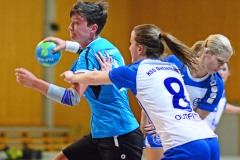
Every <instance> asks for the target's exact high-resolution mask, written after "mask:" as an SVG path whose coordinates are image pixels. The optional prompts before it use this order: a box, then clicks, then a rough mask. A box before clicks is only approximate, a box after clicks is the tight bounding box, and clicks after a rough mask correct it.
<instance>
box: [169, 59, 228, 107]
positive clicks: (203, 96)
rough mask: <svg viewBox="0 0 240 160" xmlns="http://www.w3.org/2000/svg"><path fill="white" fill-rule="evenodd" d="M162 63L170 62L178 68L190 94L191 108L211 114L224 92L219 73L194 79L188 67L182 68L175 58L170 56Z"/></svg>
mask: <svg viewBox="0 0 240 160" xmlns="http://www.w3.org/2000/svg"><path fill="white" fill-rule="evenodd" d="M164 61H166V62H171V63H173V64H175V65H177V67H178V68H179V71H180V72H181V74H182V76H183V80H184V83H185V85H186V88H187V90H188V92H189V94H190V100H191V103H192V105H193V108H194V109H195V108H200V109H202V110H205V111H208V112H213V111H214V109H215V108H216V107H217V105H218V102H219V101H220V98H221V97H222V93H223V90H224V83H223V81H222V78H221V76H220V75H219V73H214V74H207V75H206V76H204V77H202V78H195V77H193V76H192V75H191V73H190V71H189V69H188V67H187V66H184V65H183V63H182V62H181V61H180V60H179V59H178V58H177V57H176V56H174V55H170V56H168V57H167V58H166V59H165V60H164Z"/></svg>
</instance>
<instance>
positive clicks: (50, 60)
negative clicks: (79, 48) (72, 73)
mask: <svg viewBox="0 0 240 160" xmlns="http://www.w3.org/2000/svg"><path fill="white" fill-rule="evenodd" d="M56 46H57V45H56V44H55V43H54V42H43V41H41V42H40V43H38V45H37V47H36V51H35V54H36V58H37V61H38V62H39V63H40V64H41V65H43V66H45V67H50V66H54V65H55V64H57V63H58V62H59V61H60V59H61V56H62V52H61V51H57V52H54V53H52V49H53V48H55V47H56Z"/></svg>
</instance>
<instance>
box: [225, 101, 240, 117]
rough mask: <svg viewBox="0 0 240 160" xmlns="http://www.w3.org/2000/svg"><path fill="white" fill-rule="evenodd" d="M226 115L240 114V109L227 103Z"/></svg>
mask: <svg viewBox="0 0 240 160" xmlns="http://www.w3.org/2000/svg"><path fill="white" fill-rule="evenodd" d="M224 113H227V114H240V107H238V106H235V105H232V104H229V103H227V105H226V108H225V110H224Z"/></svg>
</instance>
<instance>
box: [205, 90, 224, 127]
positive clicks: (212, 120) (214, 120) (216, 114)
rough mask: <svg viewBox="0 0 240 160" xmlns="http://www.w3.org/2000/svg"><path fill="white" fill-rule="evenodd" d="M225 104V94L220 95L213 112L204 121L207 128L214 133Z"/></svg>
mask: <svg viewBox="0 0 240 160" xmlns="http://www.w3.org/2000/svg"><path fill="white" fill-rule="evenodd" d="M226 104H227V98H226V94H225V92H224V93H223V95H222V98H221V99H220V101H219V103H218V105H217V107H216V108H215V109H214V111H213V112H211V113H210V114H209V115H208V116H207V117H206V118H205V119H204V120H205V121H206V122H207V124H208V125H209V127H210V128H211V129H212V130H213V131H215V130H216V128H217V126H218V124H219V121H220V119H221V117H222V114H223V111H224V109H225V108H226Z"/></svg>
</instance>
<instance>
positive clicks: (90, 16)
mask: <svg viewBox="0 0 240 160" xmlns="http://www.w3.org/2000/svg"><path fill="white" fill-rule="evenodd" d="M107 9H108V3H107V2H104V0H100V1H99V2H83V1H82V0H78V2H77V3H75V4H74V5H73V7H72V9H71V11H70V17H72V16H73V14H75V13H78V14H79V15H80V16H82V17H83V18H84V19H86V20H87V22H88V24H87V25H88V26H90V25H92V24H97V25H98V30H97V31H96V34H97V35H99V34H100V33H101V31H102V29H103V27H104V26H105V24H106V22H107V16H108V10H107Z"/></svg>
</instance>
